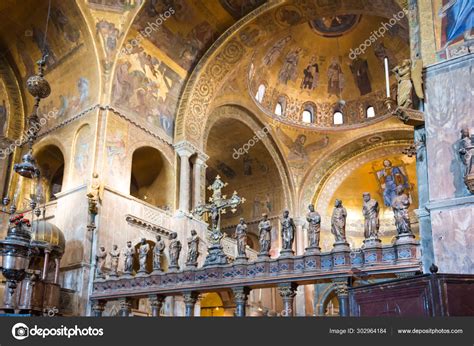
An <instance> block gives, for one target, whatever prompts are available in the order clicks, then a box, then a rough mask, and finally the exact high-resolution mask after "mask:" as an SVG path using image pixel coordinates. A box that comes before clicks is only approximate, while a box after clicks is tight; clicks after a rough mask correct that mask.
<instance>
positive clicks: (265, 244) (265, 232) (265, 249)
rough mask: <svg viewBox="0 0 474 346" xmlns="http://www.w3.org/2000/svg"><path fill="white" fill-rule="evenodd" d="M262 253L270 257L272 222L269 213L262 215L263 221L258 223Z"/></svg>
mask: <svg viewBox="0 0 474 346" xmlns="http://www.w3.org/2000/svg"><path fill="white" fill-rule="evenodd" d="M258 232H259V243H260V254H259V255H261V256H263V257H268V254H269V251H270V245H271V242H272V234H271V232H272V224H271V223H270V220H268V215H267V214H263V215H262V221H260V223H259V224H258Z"/></svg>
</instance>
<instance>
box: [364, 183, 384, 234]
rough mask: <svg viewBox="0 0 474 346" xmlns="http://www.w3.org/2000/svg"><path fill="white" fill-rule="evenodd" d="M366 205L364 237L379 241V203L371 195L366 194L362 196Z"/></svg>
mask: <svg viewBox="0 0 474 346" xmlns="http://www.w3.org/2000/svg"><path fill="white" fill-rule="evenodd" d="M362 198H363V200H364V204H363V207H362V214H364V219H365V222H364V237H365V239H369V238H372V239H377V238H378V235H379V227H380V220H379V211H380V208H379V202H377V201H376V200H375V199H372V198H371V197H370V193H368V192H364V193H363V194H362Z"/></svg>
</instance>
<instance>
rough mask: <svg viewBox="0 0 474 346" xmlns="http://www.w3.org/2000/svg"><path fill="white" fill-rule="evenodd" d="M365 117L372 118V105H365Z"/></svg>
mask: <svg viewBox="0 0 474 346" xmlns="http://www.w3.org/2000/svg"><path fill="white" fill-rule="evenodd" d="M365 114H366V116H367V118H374V117H375V108H374V107H373V106H369V107H367V110H366V111H365Z"/></svg>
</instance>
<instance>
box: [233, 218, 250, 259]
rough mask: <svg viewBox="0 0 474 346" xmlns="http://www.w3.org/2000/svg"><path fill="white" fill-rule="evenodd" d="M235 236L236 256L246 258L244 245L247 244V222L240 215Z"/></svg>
mask: <svg viewBox="0 0 474 346" xmlns="http://www.w3.org/2000/svg"><path fill="white" fill-rule="evenodd" d="M235 238H236V239H237V257H241V258H247V254H246V253H245V247H246V246H247V224H246V223H245V221H244V218H243V217H241V218H240V221H239V224H238V225H237V227H236V228H235Z"/></svg>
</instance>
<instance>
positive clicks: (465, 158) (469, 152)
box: [459, 128, 474, 177]
mask: <svg viewBox="0 0 474 346" xmlns="http://www.w3.org/2000/svg"><path fill="white" fill-rule="evenodd" d="M459 154H460V155H461V160H462V163H464V166H466V169H465V171H464V177H467V176H468V175H470V174H474V168H473V166H474V141H473V139H472V138H471V136H470V134H469V129H468V128H464V129H462V130H461V143H460V144H459Z"/></svg>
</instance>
